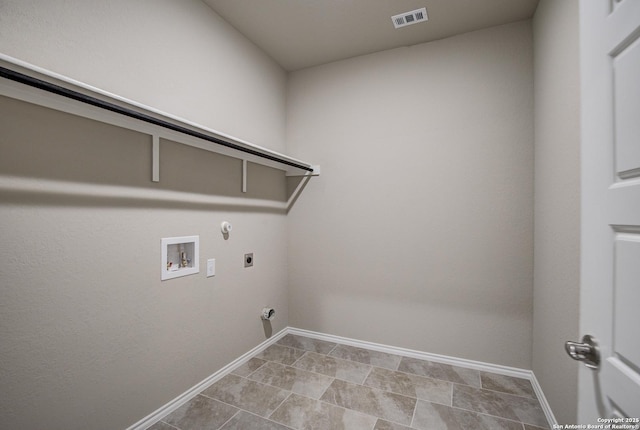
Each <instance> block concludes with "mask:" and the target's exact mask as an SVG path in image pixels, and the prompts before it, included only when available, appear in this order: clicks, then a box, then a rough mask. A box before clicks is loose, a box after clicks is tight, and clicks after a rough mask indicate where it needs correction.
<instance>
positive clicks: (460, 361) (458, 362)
mask: <svg viewBox="0 0 640 430" xmlns="http://www.w3.org/2000/svg"><path fill="white" fill-rule="evenodd" d="M288 332H289V333H291V334H297V335H300V336H307V337H311V338H314V339H319V340H326V341H329V342H335V343H342V344H344V345H350V346H355V347H358V348H365V349H372V350H374V351H380V352H386V353H388V354H397V355H404V356H406V357H412V358H417V359H420V360H429V361H435V362H437V363H444V364H450V365H452V366H458V367H465V368H467V369H475V370H481V371H483V372H492V373H497V374H500V375H505V376H513V377H515V378H524V379H530V376H531V371H530V370H526V369H519V368H517V367H509V366H501V365H499V364H490V363H484V362H481V361H473V360H467V359H464V358H456V357H449V356H447V355H439V354H431V353H428V352H423V351H416V350H413V349H406V348H399V347H396V346H389V345H382V344H379V343H373V342H366V341H362V340H357V339H350V338H347V337H341V336H334V335H330V334H324V333H317V332H313V331H309V330H301V329H297V328H292V327H289V328H288Z"/></svg>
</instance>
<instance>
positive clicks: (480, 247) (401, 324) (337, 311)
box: [287, 21, 533, 368]
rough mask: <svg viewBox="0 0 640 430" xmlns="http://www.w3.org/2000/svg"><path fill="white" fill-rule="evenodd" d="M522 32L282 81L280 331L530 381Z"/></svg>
mask: <svg viewBox="0 0 640 430" xmlns="http://www.w3.org/2000/svg"><path fill="white" fill-rule="evenodd" d="M532 60H533V56H532V34H531V23H530V21H524V22H518V23H514V24H510V25H505V26H500V27H494V28H490V29H486V30H481V31H477V32H473V33H468V34H464V35H461V36H456V37H452V38H449V39H444V40H441V41H437V42H433V43H427V44H422V45H416V46H412V47H409V48H400V49H394V50H390V51H384V52H380V53H376V54H372V55H367V56H363V57H358V58H353V59H349V60H345V61H340V62H336V63H331V64H327V65H324V66H319V67H314V68H310V69H305V70H302V71H299V72H295V73H292V74H290V77H289V83H288V99H287V144H288V150H289V152H290V153H291V154H292V155H294V156H299V157H303V158H305V159H310V160H313V161H314V162H315V163H319V164H320V165H321V166H322V172H323V174H322V176H320V177H319V178H317V180H313V181H311V182H310V183H309V184H308V186H307V187H306V189H305V191H304V194H303V196H302V197H301V198H300V199H299V201H298V203H297V204H296V206H295V207H294V208H293V210H292V211H291V212H290V214H289V219H288V228H289V268H290V270H289V284H290V286H289V288H290V310H289V312H290V322H291V324H292V325H293V326H295V327H300V328H304V329H310V330H316V331H320V332H325V333H331V334H335V335H341V336H347V337H353V338H357V339H364V340H368V341H374V342H380V343H384V344H390V345H396V346H401V347H407V348H413V349H417V350H422V351H428V352H432V353H438V354H445V355H451V356H456V357H462V358H467V359H472V360H479V361H485V362H491V363H497V364H503V365H508V366H515V367H521V368H530V366H531V330H532V306H533V302H532V296H533V291H532V286H533V284H532V282H533V64H532Z"/></svg>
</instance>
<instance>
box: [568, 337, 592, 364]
mask: <svg viewBox="0 0 640 430" xmlns="http://www.w3.org/2000/svg"><path fill="white" fill-rule="evenodd" d="M564 349H565V350H566V351H567V354H569V357H571V358H573V359H574V360H578V361H582V362H584V365H585V366H587V367H588V368H589V369H593V370H596V369H598V367H599V366H600V349H599V348H598V343H597V342H596V341H595V339H594V338H593V336H591V335H588V334H585V335H584V336H583V337H582V343H578V342H571V341H566V342H565V343H564Z"/></svg>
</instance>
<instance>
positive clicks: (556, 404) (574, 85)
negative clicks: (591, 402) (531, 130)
mask: <svg viewBox="0 0 640 430" xmlns="http://www.w3.org/2000/svg"><path fill="white" fill-rule="evenodd" d="M578 22H579V14H578V1H577V0H570V1H560V2H559V1H553V0H542V1H541V2H540V4H539V5H538V9H537V11H536V15H535V17H534V19H533V30H534V31H533V34H534V82H535V84H534V86H535V101H536V105H535V136H536V139H535V157H536V158H535V236H534V237H535V242H534V244H535V260H534V261H535V265H534V267H535V271H534V313H533V316H534V317H533V371H534V373H535V375H536V377H537V379H538V381H539V382H540V385H541V386H542V389H543V390H544V393H545V396H546V397H547V400H548V401H549V403H550V404H551V407H552V408H553V411H554V413H555V415H556V418H557V419H558V421H559V422H560V423H565V424H569V423H575V422H576V419H577V417H576V404H577V378H578V367H579V366H578V365H577V363H575V362H574V361H573V360H571V359H569V357H567V355H566V354H565V352H564V345H563V344H564V341H565V340H571V339H580V336H579V333H578V311H579V285H580V64H579V25H578Z"/></svg>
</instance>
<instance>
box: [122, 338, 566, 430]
mask: <svg viewBox="0 0 640 430" xmlns="http://www.w3.org/2000/svg"><path fill="white" fill-rule="evenodd" d="M287 334H294V335H299V336H306V337H310V338H313V339H318V340H324V341H328V342H333V343H341V344H343V345H350V346H355V347H358V348H365V349H371V350H374V351H380V352H386V353H388V354H396V355H403V356H406V357H412V358H417V359H420V360H429V361H435V362H437V363H444V364H449V365H452V366H458V367H464V368H468V369H475V370H480V371H483V372H492V373H497V374H499V375H505V376H512V377H514V378H523V379H527V380H529V381H530V382H531V385H532V386H533V389H534V392H535V393H536V396H537V397H538V400H539V401H540V405H541V407H542V410H543V411H544V414H545V416H546V417H547V421H549V427H550V428H553V424H557V421H556V419H555V416H554V415H553V412H552V411H551V407H550V406H549V403H548V402H547V399H546V397H545V396H544V393H543V392H542V388H541V387H540V384H539V383H538V380H537V379H536V377H535V375H534V374H533V371H531V370H527V369H519V368H516V367H509V366H502V365H498V364H491V363H484V362H481V361H474V360H467V359H464V358H456V357H450V356H446V355H440V354H431V353H428V352H423V351H416V350H413V349H407V348H399V347H396V346H390V345H383V344H379V343H373V342H366V341H362V340H357V339H351V338H347V337H342V336H334V335H330V334H325V333H318V332H314V331H309V330H303V329H299V328H294V327H287V328H285V329H283V330H281V331H280V332H278V333H277V334H275V335H274V336H272V337H270V338H269V339H267V340H265V341H264V342H262V343H261V344H260V345H258V346H256V347H255V348H253V349H252V350H251V351H248V352H247V353H245V354H243V355H242V356H240V357H239V358H237V359H236V360H233V361H232V362H231V363H229V364H227V365H226V366H224V367H223V368H222V369H220V370H218V371H217V372H215V373H214V374H212V375H211V376H209V377H207V378H206V379H204V380H203V381H202V382H200V383H198V384H196V385H195V386H193V387H192V388H190V389H189V390H187V391H186V392H184V393H183V394H181V395H179V396H178V397H176V398H175V399H173V400H172V401H170V402H169V403H167V404H166V405H164V406H162V407H161V408H160V409H158V410H156V411H155V412H153V413H151V414H149V415H148V416H146V417H145V418H143V419H141V420H140V421H138V422H137V423H135V424H133V425H132V426H131V427H129V428H128V429H127V430H146V429H147V428H149V427H151V426H152V425H153V424H155V423H156V422H158V421H160V419H161V418H162V417H164V416H165V415H167V414H169V413H171V412H173V411H175V410H176V409H178V408H179V407H180V406H182V405H184V404H185V403H186V402H188V401H189V400H191V399H192V398H194V397H195V396H196V395H197V394H198V393H200V392H201V391H202V390H205V389H206V388H208V387H209V386H211V385H213V384H214V383H215V382H217V381H219V380H220V379H222V378H223V377H224V376H225V375H227V374H229V373H231V372H232V371H233V370H235V369H236V368H238V367H240V366H242V365H243V364H244V363H246V362H247V361H249V360H250V359H251V358H252V357H254V356H255V355H257V354H259V353H260V352H262V351H264V350H265V349H267V348H268V347H269V346H271V345H272V344H274V343H276V342H277V341H278V340H280V339H281V338H283V337H284V336H285V335H287Z"/></svg>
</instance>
